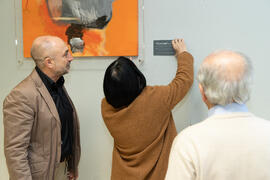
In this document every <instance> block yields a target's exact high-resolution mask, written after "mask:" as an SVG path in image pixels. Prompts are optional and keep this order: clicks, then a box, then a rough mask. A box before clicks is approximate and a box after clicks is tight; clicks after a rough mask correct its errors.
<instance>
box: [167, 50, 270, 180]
mask: <svg viewBox="0 0 270 180" xmlns="http://www.w3.org/2000/svg"><path fill="white" fill-rule="evenodd" d="M251 68H252V67H251V63H250V62H249V60H248V59H247V58H245V57H244V56H243V55H241V54H239V53H236V52H232V51H219V52H215V53H212V54H210V55H209V56H208V57H206V59H205V60H204V61H203V63H202V65H201V66H200V68H199V71H198V75H197V79H198V81H199V89H200V92H201V95H202V99H203V101H204V102H205V104H206V105H207V107H208V109H209V112H208V118H207V119H206V120H204V121H202V122H200V123H198V124H196V125H193V126H191V127H188V128H187V129H185V130H184V131H182V132H181V133H180V134H179V135H178V136H177V137H176V138H175V140H174V143H173V146H172V149H171V153H170V159H169V167H168V171H167V175H166V180H177V179H181V180H195V179H196V180H255V179H256V180H266V179H270V171H269V167H270V121H267V120H264V119H261V118H258V117H256V116H254V115H253V114H252V113H249V112H248V109H247V107H246V106H245V103H246V101H247V100H248V99H249V93H250V88H249V84H250V79H251Z"/></svg>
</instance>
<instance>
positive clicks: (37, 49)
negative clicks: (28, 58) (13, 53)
mask: <svg viewBox="0 0 270 180" xmlns="http://www.w3.org/2000/svg"><path fill="white" fill-rule="evenodd" d="M31 55H32V58H33V60H34V62H35V64H36V67H35V69H34V70H33V71H32V73H31V74H30V75H29V76H28V77H26V78H25V79H24V80H23V81H22V82H20V83H19V84H18V85H17V86H16V87H15V88H14V89H13V90H12V91H11V92H10V94H9V95H8V96H7V97H6V99H5V100H4V105H3V115H4V118H3V120H4V151H5V156H6V162H7V167H8V171H9V176H10V179H11V180H19V179H20V180H37V179H38V180H64V179H65V180H66V179H76V178H77V177H78V163H79V159H80V151H81V150H80V149H81V148H80V134H79V122H78V117H77V114H76V110H75V107H74V105H73V103H72V101H71V99H70V97H69V96H68V94H67V92H66V89H65V87H64V82H65V80H64V78H63V75H64V74H66V73H68V72H69V69H70V63H71V61H72V60H73V57H72V55H71V54H70V52H69V49H68V47H67V45H66V44H65V43H64V41H63V40H62V39H60V38H58V37H53V36H42V37H38V38H37V39H35V40H34V42H33V45H32V49H31Z"/></svg>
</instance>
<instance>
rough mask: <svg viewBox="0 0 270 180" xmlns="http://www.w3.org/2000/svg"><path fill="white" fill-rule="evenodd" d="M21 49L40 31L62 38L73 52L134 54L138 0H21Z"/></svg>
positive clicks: (26, 52) (26, 48)
mask: <svg viewBox="0 0 270 180" xmlns="http://www.w3.org/2000/svg"><path fill="white" fill-rule="evenodd" d="M22 13H23V53H24V57H30V49H31V45H32V42H33V40H34V39H35V38H36V37H38V36H41V35H53V36H58V37H60V38H62V39H63V40H64V41H66V42H67V44H69V45H70V49H71V51H72V52H73V55H74V56H137V55H138V0H76V1H75V0H22Z"/></svg>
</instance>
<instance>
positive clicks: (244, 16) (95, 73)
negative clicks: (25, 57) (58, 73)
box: [0, 0, 270, 180]
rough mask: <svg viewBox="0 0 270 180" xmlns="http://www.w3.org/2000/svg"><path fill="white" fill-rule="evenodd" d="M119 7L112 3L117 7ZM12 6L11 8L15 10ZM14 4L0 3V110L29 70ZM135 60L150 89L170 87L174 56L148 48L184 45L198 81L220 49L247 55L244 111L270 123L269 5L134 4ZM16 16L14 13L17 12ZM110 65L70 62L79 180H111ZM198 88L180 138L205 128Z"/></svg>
mask: <svg viewBox="0 0 270 180" xmlns="http://www.w3.org/2000/svg"><path fill="white" fill-rule="evenodd" d="M116 1H117V0H116ZM15 2H16V4H15ZM18 2H19V0H1V1H0V19H1V21H0V22H1V23H2V24H1V28H0V34H1V35H0V37H1V41H0V53H1V60H0V82H1V83H0V102H1V103H0V108H1V109H2V102H3V100H4V98H5V96H6V95H7V94H8V93H9V92H10V90H11V89H12V88H13V87H14V86H15V85H16V84H17V83H19V82H20V81H21V80H22V79H23V78H24V77H26V76H27V75H28V74H29V73H30V72H31V71H32V68H33V67H34V64H33V63H32V62H31V61H23V63H19V62H18V60H19V59H20V58H19V57H21V56H20V54H19V52H20V50H19V51H18V47H17V46H16V43H15V40H16V39H17V38H18V37H19V35H18V33H19V32H18V29H20V28H19V27H18V26H19V25H21V20H22V17H21V15H20V12H19V11H18V9H16V8H14V7H17V5H18ZM139 6H140V8H139V9H140V10H139V11H140V13H139V19H140V20H139V25H140V31H139V32H140V35H139V40H140V48H139V53H140V59H141V60H142V62H139V61H138V60H135V62H136V64H137V65H138V66H139V68H140V69H141V70H142V72H143V73H144V74H145V76H146V79H147V84H148V85H157V84H167V83H169V82H170V80H172V78H173V76H174V75H175V71H176V61H175V58H174V57H173V56H153V40H163V39H164V40H166V39H174V38H184V39H185V41H186V43H187V48H188V50H189V52H191V54H193V56H194V59H195V73H196V72H197V69H198V67H199V64H200V63H201V62H202V60H203V58H204V57H205V56H207V55H208V54H209V53H210V52H212V51H214V50H217V49H231V50H235V51H240V52H242V53H244V54H246V55H247V56H248V57H249V58H250V59H251V61H252V63H253V66H254V70H253V73H254V78H253V85H252V87H253V89H252V94H251V99H250V101H249V102H248V104H247V105H248V108H249V110H250V111H251V112H253V113H255V114H257V115H259V116H261V117H263V118H266V119H270V111H269V102H270V94H269V92H270V85H269V83H268V79H269V78H268V76H269V74H268V73H269V70H268V69H269V67H270V54H269V42H270V33H269V32H270V21H269V17H270V1H268V0H257V1H254V0H226V1H224V0H188V1H186V0H167V1H164V0H147V1H143V0H139ZM15 9H16V10H15ZM112 59H114V58H106V57H103V58H87V59H83V60H82V59H75V60H74V61H73V63H72V69H71V72H70V73H69V74H68V75H66V76H65V79H66V83H65V86H66V88H67V90H68V92H69V94H70V96H71V98H72V99H73V101H74V104H75V106H76V108H77V111H78V114H79V118H80V124H81V143H82V159H81V162H80V169H79V171H80V178H79V179H83V180H84V179H87V180H88V179H89V180H108V179H110V170H111V161H112V160H111V152H112V146H113V140H112V138H111V136H110V134H109V132H108V131H107V129H106V127H105V125H104V123H103V120H102V117H101V113H100V101H101V99H102V98H103V91H102V81H103V76H104V70H105V69H106V67H107V66H108V64H109V63H110V62H112ZM197 86H198V83H197V82H196V80H195V81H194V84H193V86H192V88H191V91H190V92H189V94H188V95H187V96H186V97H185V99H184V100H183V101H182V102H181V103H179V104H178V105H177V106H176V107H175V109H174V110H173V115H174V119H175V122H176V126H177V129H178V131H181V130H182V129H183V128H185V127H187V126H189V125H191V124H194V123H197V122H199V121H201V120H203V119H204V118H205V117H206V116H207V109H206V107H205V106H204V104H203V103H202V101H201V98H200V94H199V90H198V87H197ZM0 117H1V118H0V120H1V123H0V177H1V179H3V180H8V172H7V168H6V165H5V158H4V153H3V123H2V119H3V118H2V111H1V112H0Z"/></svg>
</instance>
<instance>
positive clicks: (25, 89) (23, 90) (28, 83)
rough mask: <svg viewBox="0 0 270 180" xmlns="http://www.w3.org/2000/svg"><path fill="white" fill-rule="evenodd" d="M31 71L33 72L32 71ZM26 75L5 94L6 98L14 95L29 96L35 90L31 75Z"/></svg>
mask: <svg viewBox="0 0 270 180" xmlns="http://www.w3.org/2000/svg"><path fill="white" fill-rule="evenodd" d="M32 73H33V72H32ZM32 73H31V74H30V75H28V76H27V77H26V78H25V79H23V80H22V81H21V82H19V84H17V85H16V86H15V87H14V88H13V89H12V90H11V91H10V93H9V94H8V95H7V97H6V98H8V97H13V96H15V95H17V94H18V95H19V94H20V95H23V96H26V97H31V96H33V95H34V94H35V92H36V84H35V82H34V81H33V79H32V77H31V75H32Z"/></svg>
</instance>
